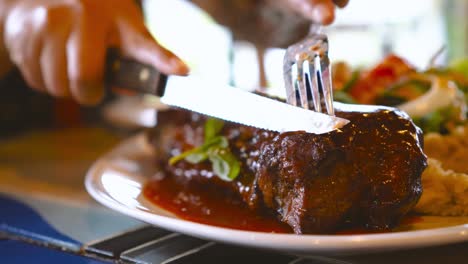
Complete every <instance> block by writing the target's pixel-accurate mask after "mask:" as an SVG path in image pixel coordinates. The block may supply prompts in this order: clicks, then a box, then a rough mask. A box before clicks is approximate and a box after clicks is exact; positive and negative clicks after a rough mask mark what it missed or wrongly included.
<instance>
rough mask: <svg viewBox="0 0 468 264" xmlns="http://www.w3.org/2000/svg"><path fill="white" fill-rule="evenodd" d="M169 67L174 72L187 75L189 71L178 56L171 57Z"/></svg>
mask: <svg viewBox="0 0 468 264" xmlns="http://www.w3.org/2000/svg"><path fill="white" fill-rule="evenodd" d="M170 64H171V68H172V70H173V71H174V73H176V74H180V75H187V74H188V73H189V72H190V68H189V67H188V66H187V64H185V63H184V62H183V61H182V60H180V59H179V58H172V59H171V61H170Z"/></svg>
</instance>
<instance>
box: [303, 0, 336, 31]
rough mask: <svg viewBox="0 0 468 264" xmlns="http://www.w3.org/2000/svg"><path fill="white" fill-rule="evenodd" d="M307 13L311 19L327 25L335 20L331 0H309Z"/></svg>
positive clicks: (333, 6)
mask: <svg viewBox="0 0 468 264" xmlns="http://www.w3.org/2000/svg"><path fill="white" fill-rule="evenodd" d="M310 3H311V4H310V5H309V10H308V11H307V14H308V16H309V18H310V19H312V21H314V22H316V23H320V24H322V25H329V24H331V23H332V22H333V20H335V5H334V3H333V2H332V1H320V0H311V1H310Z"/></svg>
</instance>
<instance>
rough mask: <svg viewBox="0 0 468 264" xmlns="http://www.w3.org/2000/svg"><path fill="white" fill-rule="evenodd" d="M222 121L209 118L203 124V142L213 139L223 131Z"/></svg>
mask: <svg viewBox="0 0 468 264" xmlns="http://www.w3.org/2000/svg"><path fill="white" fill-rule="evenodd" d="M223 126H224V121H222V120H220V119H216V118H213V117H210V118H208V119H207V120H206V122H205V142H206V141H208V140H210V139H212V138H213V137H215V136H216V135H217V134H218V133H219V132H221V129H223Z"/></svg>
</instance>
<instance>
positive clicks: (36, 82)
mask: <svg viewBox="0 0 468 264" xmlns="http://www.w3.org/2000/svg"><path fill="white" fill-rule="evenodd" d="M26 39H27V40H23V41H24V42H23V45H22V46H24V48H23V49H22V51H23V52H24V57H23V60H22V61H20V62H17V65H18V68H19V69H20V71H21V74H22V75H23V77H24V79H25V81H26V82H27V83H28V85H29V86H30V87H31V88H33V89H35V90H37V91H41V92H45V91H46V86H45V84H44V80H43V78H42V71H41V63H40V57H41V50H42V40H41V37H40V36H38V35H36V34H33V35H31V36H30V37H28V38H26Z"/></svg>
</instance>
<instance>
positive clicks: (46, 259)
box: [0, 240, 107, 264]
mask: <svg viewBox="0 0 468 264" xmlns="http://www.w3.org/2000/svg"><path fill="white" fill-rule="evenodd" d="M0 262H1V263H3V264H23V263H37V264H42V263H44V264H46V263H47V264H49V263H67V264H105V263H107V262H103V261H98V260H95V259H91V258H87V257H84V256H79V255H75V254H72V253H68V252H64V251H59V250H55V249H49V248H46V247H40V246H36V245H32V244H27V243H24V242H20V241H15V240H0Z"/></svg>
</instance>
